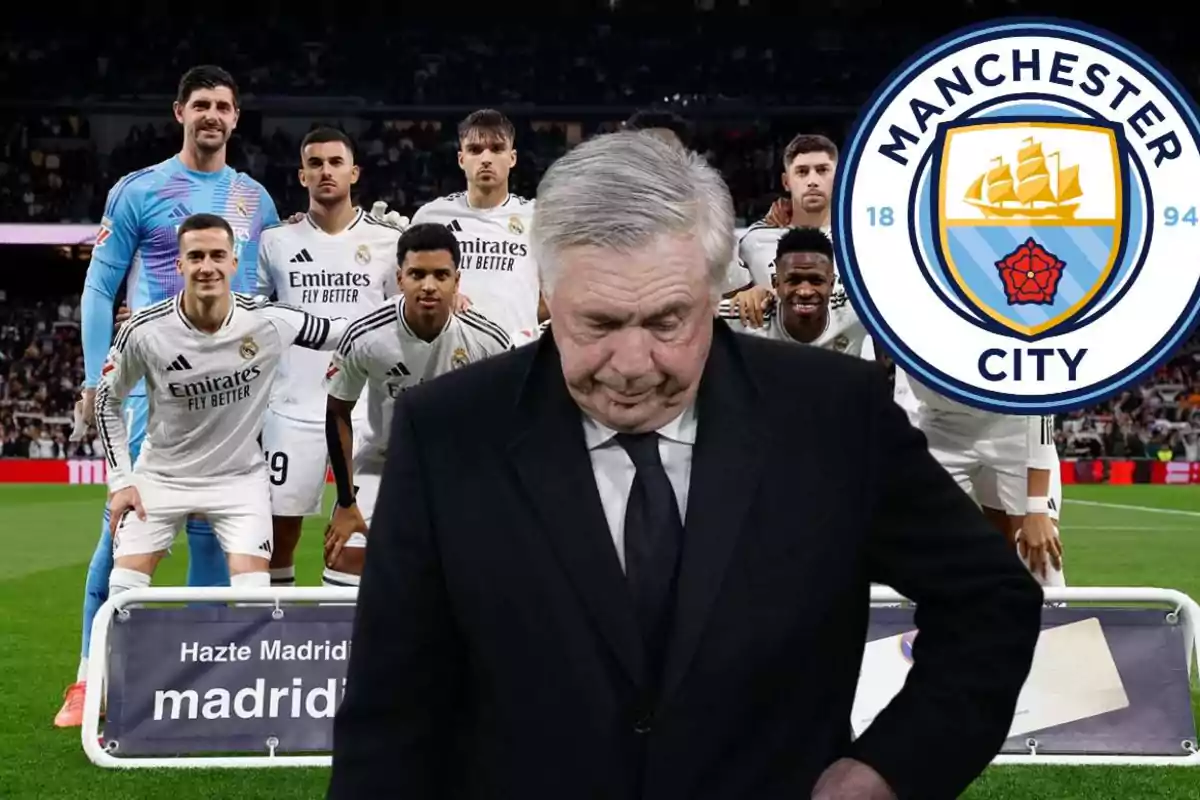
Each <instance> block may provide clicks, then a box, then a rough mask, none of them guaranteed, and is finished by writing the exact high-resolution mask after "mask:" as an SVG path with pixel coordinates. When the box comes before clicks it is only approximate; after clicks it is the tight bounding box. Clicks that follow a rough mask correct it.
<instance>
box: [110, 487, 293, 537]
mask: <svg viewBox="0 0 1200 800" xmlns="http://www.w3.org/2000/svg"><path fill="white" fill-rule="evenodd" d="M134 485H135V486H137V490H138V495H139V496H140V497H141V499H142V508H143V509H145V512H146V519H144V520H142V519H138V516H137V514H136V513H134V512H132V511H131V512H129V513H128V514H126V515H125V517H124V518H123V519H122V520H121V522H120V524H119V525H118V526H117V532H116V535H115V536H113V557H114V558H121V557H122V556H139V555H146V554H148V553H158V552H162V551H165V550H168V549H169V548H170V547H171V544H172V542H174V541H175V535H176V533H177V532H178V531H179V529H180V528H182V527H183V525H184V522H185V521H186V520H187V517H188V515H190V514H202V515H203V516H204V517H205V518H206V519H207V520H208V522H209V524H210V525H212V529H213V534H214V535H215V536H216V537H217V541H218V542H219V543H220V544H221V549H222V550H224V551H225V552H226V553H227V554H237V555H248V556H260V557H262V558H270V557H271V547H272V542H273V536H272V532H271V497H270V490H269V489H268V486H267V476H266V473H265V472H260V473H257V474H250V475H239V476H237V477H236V478H220V479H215V478H192V479H187V480H177V479H168V478H164V477H161V476H153V477H152V476H149V475H139V474H137V473H135V474H134Z"/></svg>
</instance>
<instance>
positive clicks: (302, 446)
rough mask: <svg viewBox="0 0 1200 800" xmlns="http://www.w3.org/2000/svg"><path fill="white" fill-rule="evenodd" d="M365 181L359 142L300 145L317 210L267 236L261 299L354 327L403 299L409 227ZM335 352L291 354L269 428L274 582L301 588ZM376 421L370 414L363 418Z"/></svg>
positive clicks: (320, 487)
mask: <svg viewBox="0 0 1200 800" xmlns="http://www.w3.org/2000/svg"><path fill="white" fill-rule="evenodd" d="M359 177H360V167H359V165H358V164H357V163H356V162H355V158H354V142H353V141H352V140H351V138H350V137H349V136H348V135H347V134H346V133H345V132H344V131H341V130H339V129H337V128H332V127H318V128H315V129H314V130H311V131H309V132H308V133H307V134H306V135H305V137H304V139H303V141H302V142H301V145H300V170H299V178H300V184H301V185H302V186H304V187H305V188H306V189H307V190H308V212H307V213H306V214H304V215H302V216H301V217H300V218H299V220H297V221H296V222H293V223H289V224H284V225H277V226H275V227H273V228H270V229H268V230H266V231H264V232H263V236H262V244H261V246H260V248H259V263H258V292H259V293H260V294H263V295H266V296H267V297H275V298H277V299H278V300H279V301H280V302H282V303H287V304H289V305H292V306H295V307H297V308H300V309H302V310H304V311H308V312H310V313H313V314H316V315H318V316H322V317H345V318H347V319H354V318H356V317H359V316H362V315H363V314H365V313H367V311H369V310H371V309H373V308H378V307H379V305H380V304H381V303H382V302H383V301H384V300H385V299H387V298H388V297H391V296H392V295H394V294H395V293H396V274H397V261H396V242H397V240H399V238H400V233H401V231H400V229H399V228H397V227H395V226H393V225H390V224H388V223H386V222H383V221H381V220H380V219H378V218H376V217H375V216H374V215H372V214H368V213H366V212H365V211H364V210H363V209H362V208H360V207H358V206H357V205H355V204H354V202H353V199H352V197H351V195H352V192H353V190H354V187H355V186H356V185H357V183H358V180H359ZM328 366H329V357H328V355H327V354H324V353H320V352H314V351H312V350H310V349H305V348H301V347H292V348H289V349H288V352H287V354H286V355H285V356H284V360H283V363H282V364H281V365H280V374H279V380H277V381H276V382H275V385H274V389H273V391H272V393H271V403H270V407H269V409H268V411H267V416H266V419H265V421H264V424H263V435H262V443H263V450H264V451H265V453H266V458H267V465H268V467H269V468H270V470H271V512H272V525H273V528H274V532H275V548H274V551H273V552H272V554H271V583H272V585H274V586H292V585H295V582H296V568H295V552H296V546H297V544H298V543H299V541H300V535H301V530H302V528H303V525H304V518H305V517H306V516H309V515H314V514H319V513H321V504H322V501H323V499H324V494H325V475H326V465H327V461H328V459H327V456H326V451H325V389H324V387H323V385H322V380H323V379H324V375H325V370H326V368H327V367H328ZM360 417H361V419H362V421H363V422H364V423H365V420H366V408H365V406H363V408H362V411H361V413H360Z"/></svg>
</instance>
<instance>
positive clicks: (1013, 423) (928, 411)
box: [906, 375, 1028, 442]
mask: <svg viewBox="0 0 1200 800" xmlns="http://www.w3.org/2000/svg"><path fill="white" fill-rule="evenodd" d="M906 379H907V382H908V387H909V390H910V391H911V392H912V395H913V397H914V398H915V399H916V400H917V403H918V411H917V417H918V422H917V424H916V427H918V428H920V429H921V430H923V431H926V432H927V433H928V432H929V431H930V430H931V429H934V428H936V429H937V430H938V431H940V432H942V433H945V434H947V435H949V436H952V437H956V438H958V439H960V440H962V441H963V442H971V441H997V440H1000V439H1009V438H1011V437H1018V436H1024V435H1025V431H1026V430H1027V426H1028V422H1027V418H1026V417H1024V416H1018V415H1013V414H998V413H996V412H995V411H984V410H982V409H979V408H973V407H972V406H969V405H967V404H965V403H960V402H958V401H957V400H952V399H950V398H949V397H946V396H945V395H943V394H941V393H940V392H936V391H934V390H933V389H931V388H929V387H928V386H926V385H925V384H924V383H922V382H921V381H920V380H918V379H917V378H914V377H912V376H911V375H908V376H906Z"/></svg>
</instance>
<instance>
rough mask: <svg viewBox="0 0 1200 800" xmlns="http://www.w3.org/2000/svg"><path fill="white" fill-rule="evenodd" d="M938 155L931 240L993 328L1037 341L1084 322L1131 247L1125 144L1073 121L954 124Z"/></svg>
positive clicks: (1100, 127) (962, 292) (957, 285)
mask: <svg viewBox="0 0 1200 800" xmlns="http://www.w3.org/2000/svg"><path fill="white" fill-rule="evenodd" d="M938 139H939V141H938V143H937V144H935V145H934V163H933V173H932V174H933V176H934V177H935V179H936V180H937V181H938V190H937V192H935V193H933V197H934V203H935V204H936V207H935V208H934V210H933V211H934V213H933V214H932V219H933V220H935V221H936V223H935V224H936V225H937V233H936V236H935V237H934V241H935V242H936V243H937V246H938V255H939V257H940V259H941V265H942V269H943V271H944V273H945V275H946V277H947V279H948V282H949V285H950V286H951V287H953V288H954V290H955V292H956V294H957V295H958V297H959V298H960V299H961V300H962V301H963V302H964V303H966V304H967V306H968V307H970V308H972V309H974V311H975V313H976V315H977V318H978V319H979V320H980V321H981V322H982V323H983V324H985V325H986V326H987V327H992V328H995V327H997V326H999V327H1000V328H1002V329H1004V330H1005V332H1007V333H1015V334H1017V335H1019V336H1021V337H1023V338H1027V339H1035V338H1040V337H1042V336H1045V335H1047V334H1049V333H1051V332H1052V331H1054V330H1055V329H1058V328H1060V327H1062V326H1063V325H1065V324H1067V323H1069V322H1070V321H1071V320H1072V319H1074V318H1076V317H1078V316H1079V315H1080V314H1082V313H1083V312H1084V311H1086V310H1087V309H1088V308H1089V307H1090V306H1091V305H1092V303H1093V302H1094V301H1096V300H1098V299H1099V297H1100V296H1101V293H1102V292H1103V291H1104V290H1105V288H1106V287H1107V286H1108V285H1109V283H1110V281H1111V279H1112V276H1113V272H1114V266H1115V265H1116V264H1117V263H1118V259H1119V258H1120V256H1121V252H1122V250H1123V242H1124V238H1125V235H1124V234H1125V226H1124V220H1125V211H1124V208H1125V203H1126V199H1125V170H1124V165H1123V159H1122V158H1121V154H1122V152H1123V144H1124V142H1123V139H1122V138H1121V133H1120V131H1119V130H1118V129H1117V128H1116V127H1115V126H1111V127H1110V126H1108V125H1106V124H1104V123H1099V122H1096V121H1092V120H1088V121H1082V120H1075V119H1054V120H1048V119H1037V120H1014V119H989V120H986V121H977V122H968V123H961V124H953V123H952V124H948V125H945V126H943V127H942V128H941V130H940V131H939V136H938Z"/></svg>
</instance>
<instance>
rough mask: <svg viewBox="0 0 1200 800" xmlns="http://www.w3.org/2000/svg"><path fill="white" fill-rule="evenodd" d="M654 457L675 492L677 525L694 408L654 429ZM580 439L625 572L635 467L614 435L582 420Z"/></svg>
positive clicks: (682, 514) (687, 477)
mask: <svg viewBox="0 0 1200 800" xmlns="http://www.w3.org/2000/svg"><path fill="white" fill-rule="evenodd" d="M657 433H658V436H659V438H658V454H659V457H660V458H662V462H663V469H665V470H666V473H667V480H669V481H670V482H671V488H672V489H674V490H675V501H676V502H677V503H678V504H679V518H680V522H683V521H684V520H686V519H687V499H688V483H689V482H690V481H691V478H692V445H694V444H695V443H696V408H695V406H694V405H691V406H688V407H687V409H686V410H684V412H683V413H682V414H680V415H679V416H677V417H676V418H675V419H673V420H671V421H670V422H668V423H667V424H666V425H663V426H662V427H661V428H659V429H658V431H657ZM583 435H584V439H585V441H586V442H587V447H588V455H589V456H590V457H591V459H592V472H593V474H595V476H596V488H597V489H599V491H600V503H601V505H603V507H604V518H605V519H606V520H607V521H608V529H609V531H610V532H611V533H612V538H613V545H614V546H615V547H616V548H617V558H618V559H620V561H621V569H622V570H623V569H625V507H626V505H628V503H629V493H630V491H631V490H632V489H633V478H634V475H636V474H637V467H635V466H634V464H633V459H631V458H630V457H629V454H628V453H626V452H625V448H624V447H621V445H620V444H618V443H617V440H616V439H615V438H614V437H615V436H616V435H617V432H616V431H614V430H612V429H611V428H609V427H607V426H606V425H602V424H600V423H599V422H597V421H596V420H594V419H592V418H591V417H590V416H588V415H587V414H584V416H583Z"/></svg>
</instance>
